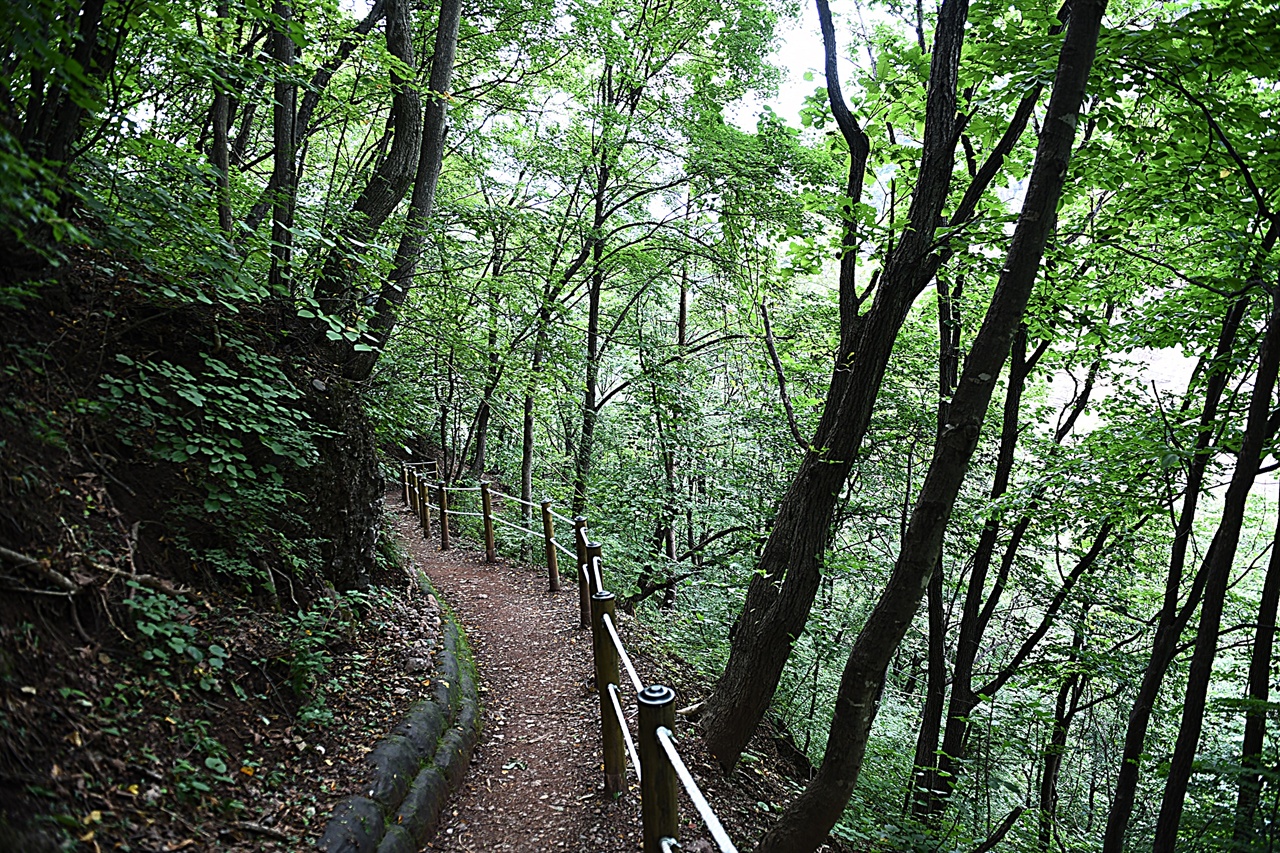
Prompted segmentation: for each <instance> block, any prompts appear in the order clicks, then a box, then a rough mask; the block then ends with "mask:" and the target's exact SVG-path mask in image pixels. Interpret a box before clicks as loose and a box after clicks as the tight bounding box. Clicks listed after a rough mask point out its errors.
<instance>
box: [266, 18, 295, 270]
mask: <svg viewBox="0 0 1280 853" xmlns="http://www.w3.org/2000/svg"><path fill="white" fill-rule="evenodd" d="M271 12H272V14H273V15H275V16H276V17H277V18H278V19H279V22H280V23H279V25H278V26H277V27H276V29H275V31H274V32H273V33H272V34H271V58H272V59H273V60H274V61H275V66H276V67H275V75H276V78H275V84H274V98H275V106H274V108H273V109H274V112H273V113H272V125H271V132H272V141H273V143H274V145H275V153H274V154H273V158H274V162H273V170H272V174H271V183H272V185H273V187H274V193H273V196H272V199H271V269H270V271H269V273H268V281H269V282H270V284H271V287H272V289H274V290H275V291H276V293H277V294H284V293H287V292H288V291H289V290H290V288H291V287H292V279H293V275H292V271H291V268H290V267H291V263H292V258H293V205H294V200H295V196H296V195H297V192H298V172H297V161H296V160H295V154H294V144H293V140H294V136H293V128H294V119H295V114H296V109H297V95H298V91H297V87H296V86H294V84H293V83H292V82H291V81H290V80H289V75H290V74H292V73H293V72H292V68H293V64H294V62H295V61H296V60H297V46H296V45H295V44H294V43H293V39H292V38H290V32H289V22H290V21H291V20H293V4H292V3H291V2H290V0H275V2H274V3H273V5H272V8H271Z"/></svg>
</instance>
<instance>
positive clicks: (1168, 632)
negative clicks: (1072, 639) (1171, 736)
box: [1102, 229, 1276, 853]
mask: <svg viewBox="0 0 1280 853" xmlns="http://www.w3.org/2000/svg"><path fill="white" fill-rule="evenodd" d="M1272 231H1273V233H1269V234H1268V235H1267V236H1268V238H1270V240H1271V242H1272V243H1274V242H1275V239H1276V236H1275V234H1274V229H1272ZM1268 248H1269V247H1268V246H1267V244H1266V243H1265V242H1264V245H1263V251H1266V250H1267V249H1268ZM1249 298H1250V296H1249V294H1248V293H1245V294H1242V295H1241V296H1240V297H1239V298H1238V299H1236V301H1235V302H1234V303H1233V304H1232V305H1231V307H1230V308H1229V309H1228V310H1227V312H1226V314H1225V315H1224V316H1223V320H1222V328H1221V329H1220V330H1219V333H1218V341H1217V344H1216V345H1215V349H1214V353H1213V357H1212V358H1211V359H1210V360H1209V361H1208V364H1207V368H1206V369H1207V371H1208V379H1207V382H1206V388H1205V402H1204V407H1203V409H1202V410H1201V415H1200V425H1199V432H1198V434H1197V436H1196V444H1195V455H1194V456H1193V457H1192V461H1191V466H1190V468H1189V470H1188V471H1187V483H1186V488H1185V489H1184V494H1185V495H1186V497H1185V498H1184V500H1183V504H1182V509H1181V511H1180V513H1179V516H1178V523H1177V527H1176V528H1175V531H1174V537H1173V545H1172V548H1171V549H1170V552H1169V571H1168V574H1167V576H1166V579H1165V591H1164V600H1163V602H1162V604H1161V609H1160V614H1159V617H1158V621H1157V623H1156V634H1155V639H1154V640H1153V641H1152V644H1151V653H1150V655H1149V656H1148V660H1147V666H1146V668H1145V669H1144V670H1143V672H1142V681H1141V682H1140V683H1139V685H1138V692H1137V694H1136V695H1135V696H1134V699H1133V704H1132V705H1131V706H1130V710H1129V718H1128V721H1127V724H1126V726H1125V734H1124V747H1123V749H1122V751H1121V754H1120V765H1119V769H1118V770H1117V773H1116V786H1115V793H1114V794H1113V795H1112V798H1111V809H1110V811H1109V812H1108V814H1107V827H1106V831H1105V833H1104V834H1103V838H1102V853H1122V851H1123V850H1124V841H1125V833H1126V832H1127V831H1128V828H1129V819H1130V818H1131V817H1132V816H1133V809H1134V805H1135V801H1136V798H1137V792H1138V781H1139V778H1140V776H1141V772H1142V754H1143V750H1144V748H1145V746H1146V739H1147V730H1148V728H1149V727H1150V724H1151V715H1152V712H1153V711H1154V709H1155V704H1156V698H1157V697H1158V696H1159V694H1160V686H1161V685H1162V684H1163V682H1164V676H1165V673H1166V672H1167V671H1168V669H1169V664H1170V663H1171V662H1172V661H1173V656H1174V652H1175V651H1176V649H1177V646H1178V642H1179V639H1180V638H1181V636H1182V631H1183V629H1184V628H1185V627H1186V624H1187V622H1188V621H1189V620H1190V618H1191V614H1192V613H1193V612H1194V609H1195V606H1196V604H1197V601H1198V595H1199V592H1198V591H1193V592H1192V593H1190V594H1189V595H1188V597H1187V601H1186V602H1184V603H1183V605H1182V607H1181V608H1179V606H1178V599H1179V597H1180V595H1181V591H1182V579H1183V572H1184V569H1185V565H1186V556H1187V549H1188V547H1189V545H1190V542H1191V535H1192V531H1193V525H1194V522H1195V517H1196V512H1197V509H1198V507H1199V500H1200V492H1201V488H1202V485H1203V483H1204V477H1205V473H1206V471H1207V468H1208V464H1209V461H1210V457H1211V454H1210V452H1209V447H1210V444H1211V443H1212V441H1213V437H1214V435H1215V434H1216V432H1217V430H1218V407H1219V406H1220V405H1221V402H1222V395H1223V393H1224V391H1225V389H1226V387H1227V383H1228V381H1229V379H1230V376H1231V370H1230V361H1231V356H1232V350H1233V349H1234V346H1235V340H1236V335H1237V334H1238V333H1239V330H1240V323H1241V321H1242V320H1243V319H1244V315H1245V311H1246V309H1247V307H1248V305H1249ZM1196 586H1197V588H1198V586H1199V585H1196Z"/></svg>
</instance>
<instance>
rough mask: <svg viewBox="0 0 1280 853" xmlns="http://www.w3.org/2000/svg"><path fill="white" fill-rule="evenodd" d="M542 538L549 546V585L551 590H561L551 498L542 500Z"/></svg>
mask: <svg viewBox="0 0 1280 853" xmlns="http://www.w3.org/2000/svg"><path fill="white" fill-rule="evenodd" d="M542 538H543V539H544V540H545V541H546V548H547V586H548V588H549V589H550V591H551V592H559V591H560V558H559V555H557V554H556V524H555V520H554V519H552V517H551V499H550V498H544V499H543V501H542Z"/></svg>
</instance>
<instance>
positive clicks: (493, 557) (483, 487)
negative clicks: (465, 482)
mask: <svg viewBox="0 0 1280 853" xmlns="http://www.w3.org/2000/svg"><path fill="white" fill-rule="evenodd" d="M480 508H481V511H482V512H483V514H484V561H485V562H486V563H496V562H498V555H497V553H496V551H495V550H494V546H493V496H492V495H490V494H489V483H488V482H487V481H486V482H482V483H480Z"/></svg>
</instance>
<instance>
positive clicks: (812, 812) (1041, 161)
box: [756, 0, 1106, 853]
mask: <svg viewBox="0 0 1280 853" xmlns="http://www.w3.org/2000/svg"><path fill="white" fill-rule="evenodd" d="M1105 7H1106V3H1105V0H1077V2H1076V3H1075V4H1074V7H1073V8H1072V12H1071V22H1070V24H1069V25H1068V27H1067V35H1066V39H1065V41H1064V42H1063V46H1062V51H1061V54H1060V55H1059V59H1058V68H1057V74H1056V79H1055V82H1054V88H1053V94H1052V95H1051V96H1050V99H1049V108H1048V111H1047V114H1046V117H1045V123H1044V130H1043V131H1042V133H1041V135H1040V143H1039V145H1038V146H1037V149H1036V158H1035V165H1034V166H1033V167H1032V171H1031V177H1030V181H1029V185H1028V188H1027V195H1026V199H1025V201H1024V203H1023V207H1022V212H1021V214H1020V215H1019V217H1018V223H1017V226H1016V228H1015V230H1014V234H1013V240H1012V243H1011V245H1010V248H1009V254H1008V257H1007V259H1006V262H1005V265H1004V268H1003V269H1002V271H1001V275H1000V280H999V283H998V284H997V286H996V290H995V294H994V295H993V296H992V299H991V305H990V306H989V308H988V309H987V314H986V318H985V319H984V321H983V324H982V328H981V329H980V330H979V332H978V334H977V336H976V337H975V338H974V342H973V346H972V347H971V349H970V352H969V356H968V358H967V359H966V361H965V366H964V371H963V373H962V375H961V377H960V382H959V384H958V388H957V391H956V394H955V397H954V398H953V400H952V402H951V410H950V413H949V416H948V420H949V423H948V424H947V428H946V429H945V430H944V431H943V433H942V435H941V436H939V439H938V444H937V447H936V449H935V451H934V457H933V461H932V462H931V463H930V466H929V473H928V475H927V476H926V478H925V482H924V485H923V486H922V488H921V490H920V495H919V498H918V499H917V501H916V504H915V508H914V510H913V511H912V516H911V523H910V526H909V528H908V531H907V537H906V540H905V541H904V542H903V547H902V551H901V553H900V554H899V557H898V561H897V565H896V566H895V567H894V571H893V575H892V577H891V578H890V579H889V582H888V585H887V586H886V587H885V590H884V592H883V593H882V594H881V596H880V599H879V601H878V602H877V603H876V606H875V609H874V610H873V611H872V613H871V615H870V617H869V618H868V619H867V622H866V624H865V625H864V626H863V629H862V631H861V632H860V633H859V635H858V638H857V640H856V641H855V642H854V646H853V650H852V651H851V652H850V654H849V659H848V661H847V663H846V665H845V669H844V673H843V675H842V677H841V681H840V689H839V692H838V694H837V697H836V707H835V716H834V718H833V720H832V723H831V729H830V732H829V734H828V738H827V751H826V755H825V756H824V757H823V761H822V766H821V767H820V769H819V770H818V774H817V776H816V777H815V778H814V780H813V782H811V783H810V785H809V786H808V787H807V788H806V789H805V790H804V792H803V793H802V794H800V796H799V797H797V798H796V800H795V801H794V802H792V803H791V804H790V805H789V806H788V807H787V809H786V811H785V812H784V813H783V815H782V817H781V818H780V819H779V821H778V824H777V825H776V826H775V827H773V828H772V829H771V830H770V831H769V832H768V833H767V834H766V835H765V837H764V838H763V839H762V840H761V841H760V844H759V845H758V846H757V848H756V850H757V853H809V852H810V851H812V850H814V849H816V848H817V846H818V845H819V844H821V843H822V842H823V840H824V839H825V838H826V836H827V833H828V832H830V830H831V827H833V826H834V825H835V823H836V821H837V820H838V819H839V817H840V815H841V813H842V812H843V811H844V807H845V805H846V804H847V803H848V801H849V795H850V794H851V793H852V791H853V787H854V785H855V784H856V783H857V780H858V773H859V771H860V770H861V768H862V759H863V756H864V755H865V753H866V747H867V738H868V736H869V734H870V731H871V723H872V721H873V720H874V719H875V715H876V706H877V703H878V701H879V697H880V691H881V690H882V689H883V687H884V677H885V670H886V668H887V667H888V664H889V661H890V659H891V658H892V656H893V653H894V651H895V650H896V649H897V647H898V644H899V643H900V642H901V640H902V637H903V635H904V634H905V633H906V630H907V627H908V626H909V625H910V623H911V621H912V619H913V617H914V616H915V612H916V610H917V608H918V607H919V605H920V600H921V598H922V597H923V595H924V592H925V589H926V587H927V586H928V583H929V579H930V576H931V574H932V572H933V568H934V565H935V564H936V562H937V557H938V554H939V552H940V551H941V547H942V537H943V533H944V532H945V529H946V525H947V521H948V520H949V518H950V515H951V509H952V507H953V506H954V503H955V498H956V495H957V494H958V493H959V490H960V485H961V483H962V482H963V480H964V476H965V473H966V472H967V470H968V466H969V460H970V459H971V458H972V455H973V451H974V449H975V448H976V447H977V443H978V436H979V434H980V432H981V429H982V423H983V420H984V419H985V417H986V412H987V407H988V405H989V403H990V400H991V395H992V392H993V390H994V388H995V382H996V377H997V376H998V375H999V373H1000V371H1001V368H1002V366H1003V364H1004V361H1005V358H1006V356H1007V354H1008V352H1009V348H1010V345H1011V344H1012V342H1013V338H1014V335H1015V333H1016V332H1017V329H1018V326H1019V324H1020V323H1021V322H1022V316H1023V313H1024V311H1025V310H1026V305H1027V301H1028V299H1029V298H1030V296H1031V291H1032V287H1033V285H1034V283H1035V280H1036V276H1037V272H1038V270H1039V266H1040V260H1041V258H1042V257H1043V254H1044V247H1045V244H1046V243H1047V241H1048V238H1049V233H1050V229H1051V228H1052V227H1053V225H1054V223H1055V221H1056V216H1055V211H1056V210H1057V203H1058V199H1059V197H1060V195H1061V191H1062V186H1063V183H1064V182H1065V180H1066V176H1067V170H1068V166H1069V164H1070V161H1071V150H1072V143H1073V140H1074V138H1075V128H1076V124H1077V118H1078V116H1079V112H1080V106H1081V103H1082V102H1083V99H1084V92H1085V85H1086V83H1087V81H1088V79H1089V70H1090V68H1091V67H1092V65H1093V57H1094V54H1095V52H1096V49H1097V43H1098V32H1099V29H1100V27H1101V23H1102V14H1103V10H1104V9H1105ZM946 15H947V6H946V5H945V4H944V6H943V10H942V12H941V13H940V14H939V26H938V29H939V31H942V30H945V29H946V25H945V23H944V21H945V20H946ZM959 19H960V21H961V26H963V24H962V22H963V19H964V14H963V13H961V14H960V15H959ZM956 37H957V40H956V44H955V49H956V50H957V53H958V50H959V34H958V33H957V34H956ZM935 60H936V56H935Z"/></svg>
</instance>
